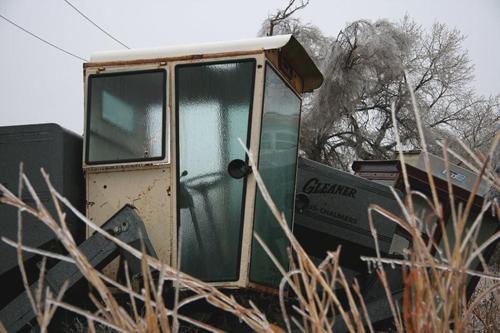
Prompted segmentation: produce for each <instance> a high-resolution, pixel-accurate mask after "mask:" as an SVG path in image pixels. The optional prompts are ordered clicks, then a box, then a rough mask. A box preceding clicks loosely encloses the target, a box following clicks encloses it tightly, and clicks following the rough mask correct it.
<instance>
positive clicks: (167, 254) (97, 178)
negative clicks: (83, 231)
mask: <svg viewBox="0 0 500 333" xmlns="http://www.w3.org/2000/svg"><path fill="white" fill-rule="evenodd" d="M86 177H87V202H86V210H87V216H88V217H89V218H90V219H91V220H92V221H94V222H95V223H97V224H99V225H101V224H102V223H104V222H105V221H107V220H108V219H109V218H110V217H111V216H113V215H114V214H115V213H116V212H117V211H118V210H119V209H120V208H121V207H123V205H125V204H130V205H132V206H134V207H135V208H136V209H137V212H138V214H139V216H140V217H141V219H142V220H143V221H144V224H145V226H146V230H147V232H148V235H149V238H150V240H151V243H152V244H153V247H154V249H155V251H156V253H157V255H158V258H159V259H160V260H162V261H163V262H165V263H167V264H171V262H172V258H171V256H172V246H173V244H175V241H176V238H175V234H174V227H175V225H174V223H173V219H172V209H171V207H172V196H171V177H172V175H171V168H170V165H166V166H162V167H158V168H149V169H136V170H128V169H122V170H120V169H117V170H113V171H110V170H107V171H106V172H95V173H94V172H89V173H87V176H86Z"/></svg>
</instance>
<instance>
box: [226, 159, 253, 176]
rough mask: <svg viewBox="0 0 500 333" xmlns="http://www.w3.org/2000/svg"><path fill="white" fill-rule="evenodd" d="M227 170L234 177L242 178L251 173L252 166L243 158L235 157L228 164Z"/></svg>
mask: <svg viewBox="0 0 500 333" xmlns="http://www.w3.org/2000/svg"><path fill="white" fill-rule="evenodd" d="M227 172H228V173H229V175H230V176H231V177H233V178H234V179H240V178H243V177H246V176H248V175H249V174H251V173H252V167H251V166H249V165H247V164H246V163H245V161H243V160H240V159H234V160H232V161H231V162H229V164H228V166H227Z"/></svg>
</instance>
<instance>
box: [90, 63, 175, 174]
mask: <svg viewBox="0 0 500 333" xmlns="http://www.w3.org/2000/svg"><path fill="white" fill-rule="evenodd" d="M147 73H162V74H163V87H162V91H163V103H162V122H163V128H162V139H161V156H158V157H149V158H137V159H124V160H103V161H95V162H90V161H89V142H90V141H89V140H90V137H89V135H85V142H84V146H85V154H84V159H83V161H85V164H87V165H92V166H93V165H104V164H123V163H135V162H139V163H140V162H150V161H162V160H165V158H166V151H167V148H166V146H167V143H166V140H165V138H166V136H167V133H166V128H167V125H166V122H167V90H168V85H167V76H168V72H167V70H166V69H163V68H158V69H148V70H132V71H125V72H111V73H103V74H97V73H96V74H90V75H89V76H88V77H87V81H86V83H87V90H86V91H87V99H88V98H90V99H92V93H91V92H92V79H95V78H101V77H113V76H114V77H119V76H129V75H136V74H147ZM86 108H87V109H86V113H85V115H86V116H85V131H86V133H89V132H90V118H91V116H92V113H91V112H90V103H88V104H87V105H86Z"/></svg>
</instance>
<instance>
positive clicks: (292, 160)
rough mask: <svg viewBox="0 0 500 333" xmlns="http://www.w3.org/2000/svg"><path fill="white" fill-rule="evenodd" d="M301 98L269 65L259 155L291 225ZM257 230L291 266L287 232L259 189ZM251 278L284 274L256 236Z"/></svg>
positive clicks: (264, 280) (273, 279)
mask: <svg viewBox="0 0 500 333" xmlns="http://www.w3.org/2000/svg"><path fill="white" fill-rule="evenodd" d="M300 104H301V101H300V99H299V98H298V97H297V95H295V94H294V93H293V92H292V90H290V88H289V87H288V86H287V85H286V84H285V83H284V82H283V80H282V79H281V78H280V77H279V76H278V75H277V74H276V73H275V72H274V70H273V69H272V68H271V67H270V66H269V65H268V66H267V68H266V82H265V92H264V113H263V115H262V134H261V145H260V155H259V171H260V174H261V176H262V179H263V180H264V183H265V184H266V187H267V189H268V191H269V193H270V194H271V197H272V198H273V200H274V203H275V204H276V205H277V207H278V208H279V209H280V210H281V211H282V212H284V213H285V216H286V220H287V222H288V225H289V226H290V227H291V226H292V217H293V202H294V192H295V172H296V168H297V144H298V134H299V119H300ZM254 232H256V233H257V234H258V235H259V236H260V237H261V238H262V240H263V241H264V242H265V243H266V245H267V246H268V247H269V249H270V250H271V251H272V253H273V254H274V255H275V256H276V258H278V260H279V261H280V263H281V264H282V265H283V266H285V267H287V266H288V255H287V252H286V248H287V246H288V244H289V242H288V240H287V238H286V236H285V234H284V233H283V231H282V230H281V228H280V227H279V225H278V222H277V221H276V220H275V219H274V217H273V215H272V213H271V210H270V209H269V207H268V206H267V204H266V202H265V201H264V199H263V198H262V195H261V193H260V191H257V197H256V202H255V218H254ZM250 280H251V281H253V282H257V283H260V284H265V285H271V286H277V285H278V284H279V281H280V280H281V274H280V273H279V271H278V270H277V269H276V268H275V266H274V264H273V263H272V261H271V260H270V259H269V256H268V255H267V254H266V253H265V252H264V250H263V249H262V247H261V246H260V244H259V243H258V242H257V241H256V240H255V239H254V240H253V242H252V259H251V265H250Z"/></svg>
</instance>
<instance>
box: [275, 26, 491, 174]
mask: <svg viewBox="0 0 500 333" xmlns="http://www.w3.org/2000/svg"><path fill="white" fill-rule="evenodd" d="M285 22H286V21H285ZM281 26H285V27H286V25H285V24H284V22H281ZM305 26H306V28H307V29H309V27H310V26H308V25H305ZM294 27H295V29H296V30H299V31H300V27H299V22H294ZM463 39H464V37H463V36H462V35H461V34H460V32H459V31H457V30H452V29H448V28H447V27H446V26H445V25H443V24H439V23H436V24H434V26H433V27H432V29H431V31H430V32H428V33H427V32H425V31H423V29H422V28H421V27H420V26H419V25H418V24H416V23H415V22H413V21H411V20H410V19H409V18H407V17H406V18H405V19H404V20H402V21H401V22H400V23H397V24H394V23H391V22H388V21H386V20H379V21H377V22H375V23H371V22H368V21H356V22H354V23H352V24H349V25H348V26H347V27H346V28H345V29H343V30H342V31H341V32H340V33H339V34H338V36H337V38H336V39H335V40H334V41H333V42H332V43H331V45H330V47H329V51H328V53H327V54H326V55H325V56H324V57H318V60H319V61H318V62H319V63H321V64H322V69H323V72H324V76H325V82H324V84H323V86H322V87H321V89H320V90H319V91H318V93H316V94H315V95H314V96H313V97H312V98H311V100H310V101H309V103H308V104H307V105H306V107H305V109H306V110H305V114H304V119H303V122H302V124H303V132H302V135H301V149H302V151H303V154H304V155H305V156H307V157H309V158H311V159H314V160H317V161H320V162H323V163H326V164H330V165H334V166H337V167H341V168H343V169H348V167H349V165H350V162H351V161H352V160H353V159H388V158H392V157H393V154H394V150H395V147H396V142H395V138H394V124H393V123H392V120H391V108H392V107H393V106H394V108H395V110H396V118H397V121H398V127H399V131H400V136H401V139H402V141H403V143H404V144H405V145H406V147H407V148H408V149H415V148H419V140H417V136H416V131H415V128H416V126H415V120H414V116H413V112H412V110H411V101H410V96H409V92H408V90H407V84H406V80H409V81H410V83H411V84H412V86H413V87H414V90H415V95H416V97H417V103H418V106H419V108H420V110H421V112H422V116H423V120H424V123H425V126H426V132H427V136H428V137H429V140H428V142H429V147H428V148H429V149H430V150H431V151H434V152H436V151H438V150H440V147H439V146H438V145H437V144H436V141H438V140H441V139H443V138H448V137H450V136H457V137H461V138H467V140H468V142H469V144H471V146H474V147H475V148H486V146H487V145H488V144H489V142H491V139H492V138H493V136H494V134H495V132H496V131H497V130H498V128H495V124H498V113H499V108H498V97H491V98H483V97H477V96H476V95H475V93H474V90H473V89H472V87H471V85H470V82H471V79H472V77H473V66H472V65H471V63H470V60H469V58H468V55H467V51H465V50H464V49H463V46H462V41H463ZM319 40H320V41H321V39H319ZM309 44H314V43H313V42H311V41H310V42H309ZM497 126H498V125H497ZM486 127H487V128H486Z"/></svg>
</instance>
